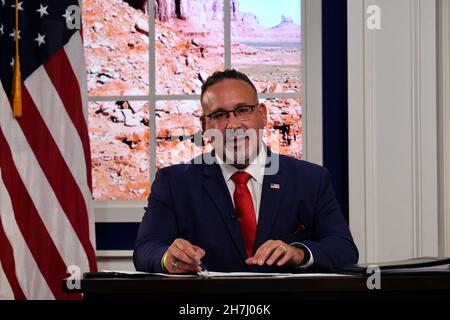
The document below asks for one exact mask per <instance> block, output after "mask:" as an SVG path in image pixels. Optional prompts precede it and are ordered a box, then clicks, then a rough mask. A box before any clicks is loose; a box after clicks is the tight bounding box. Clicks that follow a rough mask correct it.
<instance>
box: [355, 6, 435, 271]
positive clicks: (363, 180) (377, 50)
mask: <svg viewBox="0 0 450 320" xmlns="http://www.w3.org/2000/svg"><path fill="white" fill-rule="evenodd" d="M369 5H377V6H379V8H380V9H381V29H378V30H368V28H366V19H367V18H368V16H369V15H368V14H366V8H367V7H368V6H369ZM348 24H349V25H348V54H349V57H348V66H349V74H348V75H349V175H350V176H349V193H350V227H351V230H352V232H353V235H354V237H355V240H356V242H357V245H358V248H359V250H360V254H361V258H360V261H370V262H380V261H388V260H396V259H404V258H410V257H418V256H436V255H437V254H438V231H439V230H438V196H437V121H436V112H437V96H436V3H435V0H395V1H392V0H372V1H367V0H366V1H361V0H349V1H348Z"/></svg>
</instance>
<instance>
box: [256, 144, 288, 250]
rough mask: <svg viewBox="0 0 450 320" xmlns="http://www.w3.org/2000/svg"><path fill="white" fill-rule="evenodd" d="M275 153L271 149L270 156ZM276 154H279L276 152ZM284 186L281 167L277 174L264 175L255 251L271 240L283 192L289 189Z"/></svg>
mask: <svg viewBox="0 0 450 320" xmlns="http://www.w3.org/2000/svg"><path fill="white" fill-rule="evenodd" d="M273 155H274V154H273V153H270V151H269V154H268V157H270V156H273ZM274 156H278V155H277V154H275V155H274ZM269 164H270V162H269ZM266 172H267V168H266ZM284 186H285V184H284V175H282V172H281V170H280V168H279V169H278V172H277V173H276V174H271V175H264V180H263V185H262V190H261V203H260V209H259V218H258V225H257V228H256V238H255V245H254V251H256V250H257V249H258V248H259V247H260V246H261V245H262V244H263V243H264V242H265V241H267V240H269V234H270V230H271V228H272V225H273V223H274V221H275V218H276V216H277V214H278V206H279V204H280V200H281V197H282V194H283V193H285V192H286V191H287V190H283V187H284Z"/></svg>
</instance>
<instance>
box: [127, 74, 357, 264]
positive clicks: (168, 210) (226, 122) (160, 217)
mask: <svg viewBox="0 0 450 320" xmlns="http://www.w3.org/2000/svg"><path fill="white" fill-rule="evenodd" d="M200 100H201V105H202V109H203V113H204V114H203V116H202V117H201V122H202V130H203V132H204V134H205V135H206V136H207V137H208V138H210V140H211V143H212V145H213V147H214V152H213V153H211V154H205V155H203V156H200V157H197V158H196V159H194V160H193V161H192V162H191V163H189V164H180V165H175V166H171V167H167V168H164V169H161V170H159V171H158V172H157V174H156V178H155V181H154V183H153V185H152V191H151V195H150V197H149V202H148V207H147V208H146V212H145V215H144V218H143V220H142V223H141V225H140V228H139V232H138V237H137V241H136V247H135V251H134V264H135V267H136V269H137V270H141V271H147V272H169V273H187V272H199V271H201V270H202V268H201V267H200V261H201V262H202V263H203V264H202V266H204V267H206V268H207V269H208V270H212V271H225V272H232V271H251V272H298V271H302V270H304V269H309V270H331V269H332V268H333V267H336V266H338V265H344V264H353V263H356V262H357V260H358V251H357V248H356V246H355V244H354V243H353V240H352V236H351V234H350V231H349V229H348V226H347V224H346V222H345V220H344V217H343V215H342V213H341V210H340V207H339V205H338V204H337V202H336V199H335V196H334V192H333V189H332V186H331V182H330V177H329V174H328V171H327V170H326V169H324V168H323V167H321V166H318V165H315V164H312V163H308V162H305V161H301V160H297V159H294V158H291V157H287V156H282V155H278V154H275V153H273V152H271V151H270V150H269V149H267V148H266V147H265V145H264V144H263V143H262V142H261V134H262V130H263V128H264V126H265V125H266V124H267V108H266V106H265V105H264V104H263V103H259V102H258V96H257V91H256V89H255V87H254V85H253V84H252V82H251V81H250V80H249V79H248V77H247V76H246V75H245V74H243V73H240V72H238V71H236V70H225V71H223V72H216V73H214V74H213V75H212V76H211V77H209V78H208V79H207V80H206V81H205V83H204V84H203V86H202V93H201V98H200ZM211 159H212V160H214V161H211Z"/></svg>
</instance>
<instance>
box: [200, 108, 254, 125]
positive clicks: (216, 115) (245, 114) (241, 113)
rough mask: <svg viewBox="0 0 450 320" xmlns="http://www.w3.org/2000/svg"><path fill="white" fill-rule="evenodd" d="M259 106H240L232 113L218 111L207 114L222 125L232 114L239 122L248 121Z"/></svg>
mask: <svg viewBox="0 0 450 320" xmlns="http://www.w3.org/2000/svg"><path fill="white" fill-rule="evenodd" d="M256 106H259V103H258V104H255V105H252V106H240V107H237V108H236V109H234V110H231V111H216V112H213V113H210V114H207V115H206V116H207V117H208V118H209V119H210V120H212V121H215V122H218V123H221V122H225V121H228V118H230V113H233V114H234V116H235V117H236V119H238V120H247V119H249V118H250V117H251V115H252V113H253V109H254V108H255V107H256Z"/></svg>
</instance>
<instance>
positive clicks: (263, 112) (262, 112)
mask: <svg viewBox="0 0 450 320" xmlns="http://www.w3.org/2000/svg"><path fill="white" fill-rule="evenodd" d="M258 112H259V115H260V117H261V119H262V122H263V123H262V127H263V128H264V127H265V126H266V125H267V106H266V105H265V104H264V103H260V104H259V107H258Z"/></svg>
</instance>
